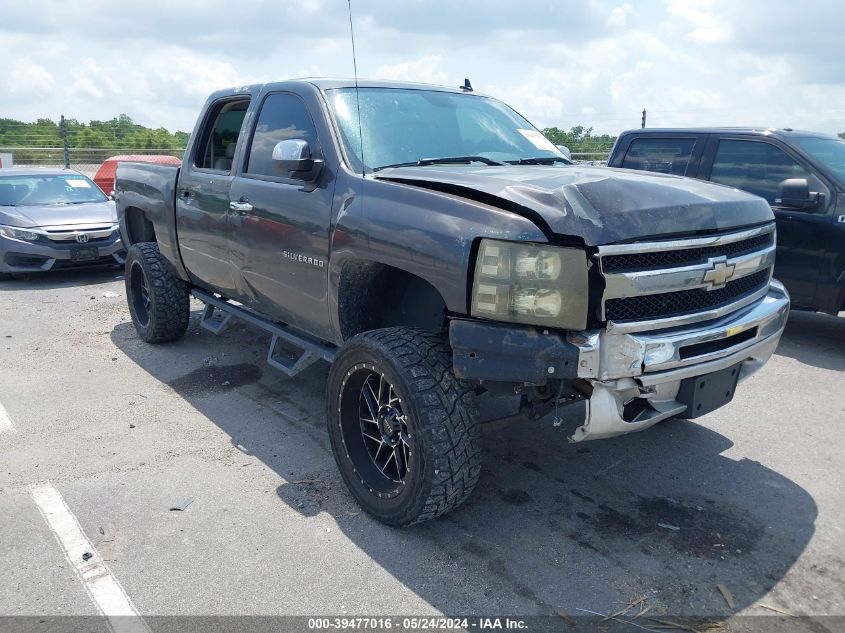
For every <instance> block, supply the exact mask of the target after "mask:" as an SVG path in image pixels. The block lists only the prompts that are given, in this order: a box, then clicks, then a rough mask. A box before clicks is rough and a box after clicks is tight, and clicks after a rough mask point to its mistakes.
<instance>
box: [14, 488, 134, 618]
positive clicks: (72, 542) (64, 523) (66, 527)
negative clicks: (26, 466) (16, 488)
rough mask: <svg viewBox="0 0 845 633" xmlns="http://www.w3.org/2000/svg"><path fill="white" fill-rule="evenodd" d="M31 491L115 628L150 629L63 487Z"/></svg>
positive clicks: (88, 590)
mask: <svg viewBox="0 0 845 633" xmlns="http://www.w3.org/2000/svg"><path fill="white" fill-rule="evenodd" d="M30 491H31V492H32V498H33V499H35V503H36V505H37V506H38V509H39V510H40V511H41V516H43V517H44V520H45V521H46V522H47V525H48V526H49V527H50V529H51V530H52V531H53V534H55V535H56V540H58V541H59V544H60V545H61V546H62V549H63V550H64V552H65V557H66V558H67V560H68V562H69V563H70V564H71V566H72V567H73V568H74V569H75V570H76V573H77V575H78V576H79V579H80V580H81V581H82V584H83V585H84V586H85V590H86V591H87V592H88V596H89V597H90V598H91V602H93V603H94V606H96V607H97V610H98V611H99V612H100V613H101V614H102V615H104V616H105V617H106V618H108V623H109V626H110V628H111V629H112V631H114V632H115V633H150V629H149V628H148V627H147V624H146V623H145V622H144V620H143V619H142V618H141V616H140V614H139V613H138V610H137V609H136V608H135V605H134V604H132V601H131V600H130V599H129V596H128V595H126V592H125V591H124V589H123V587H122V586H121V585H120V582H118V580H117V578H115V577H114V575H113V574H112V573H111V570H110V569H109V568H108V566H107V565H106V564H105V563H104V562H103V559H102V558H100V554H99V553H98V552H97V550H96V549H94V546H93V545H92V544H91V542H90V541H89V540H88V538H87V537H86V536H85V532H83V531H82V527H81V526H80V525H79V521H77V520H76V517H75V516H74V514H73V513H72V512H71V511H70V508H68V507H67V504H66V503H65V500H64V499H63V498H62V495H61V494H60V493H59V491H58V490H56V488H55V487H54V486H53V485H52V484H49V483H47V484H41V485H37V486H31V487H30ZM86 559H87V560H86Z"/></svg>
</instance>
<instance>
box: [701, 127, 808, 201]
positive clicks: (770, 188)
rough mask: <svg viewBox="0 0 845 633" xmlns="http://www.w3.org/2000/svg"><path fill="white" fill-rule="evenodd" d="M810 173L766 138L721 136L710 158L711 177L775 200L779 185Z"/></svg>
mask: <svg viewBox="0 0 845 633" xmlns="http://www.w3.org/2000/svg"><path fill="white" fill-rule="evenodd" d="M787 178H808V179H809V178H810V174H809V173H808V172H807V170H806V169H804V168H803V167H802V166H801V165H800V164H798V162H796V161H795V160H793V159H792V158H791V157H790V156H789V155H788V154H787V153H786V152H784V151H783V150H782V149H780V148H779V147H777V146H775V145H773V144H772V143H768V142H766V141H743V140H731V139H724V140H721V141H719V149H718V150H717V151H716V157H715V158H714V159H713V168H712V170H711V171H710V180H711V181H712V182H718V183H719V184H722V185H728V186H729V187H736V188H737V189H742V190H743V191H748V192H749V193H753V194H756V195H758V196H760V197H762V198H765V199H766V200H767V201H768V203H769V204H774V202H775V198H776V197H777V193H778V185H780V183H781V182H782V181H784V180H786V179H787Z"/></svg>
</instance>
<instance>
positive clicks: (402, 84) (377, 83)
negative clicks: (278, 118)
mask: <svg viewBox="0 0 845 633" xmlns="http://www.w3.org/2000/svg"><path fill="white" fill-rule="evenodd" d="M304 85H311V86H314V87H316V88H317V89H319V90H331V89H334V88H354V87H355V85H356V83H355V79H353V78H338V77H302V78H297V79H286V80H284V81H274V82H268V83H264V84H251V85H246V86H237V87H233V88H225V89H223V90H218V91H217V92H215V93H214V95H212V96H213V97H214V98H217V97H218V96H223V95H227V94H238V93H244V92H249V93H256V92H258V91H260V90H262V89H264V88H269V89H280V90H284V89H291V88H295V87H297V86H304ZM357 85H358V87H359V88H403V89H405V90H437V91H439V92H455V93H462V94H463V93H465V92H466V91H464V90H462V89H460V88H459V87H457V86H456V87H454V88H450V87H448V86H438V85H436V84H424V83H417V82H413V81H391V80H386V79H363V78H359V79H358V82H357ZM468 94H476V95H477V94H480V93H478V92H477V91H472V92H469V93H468Z"/></svg>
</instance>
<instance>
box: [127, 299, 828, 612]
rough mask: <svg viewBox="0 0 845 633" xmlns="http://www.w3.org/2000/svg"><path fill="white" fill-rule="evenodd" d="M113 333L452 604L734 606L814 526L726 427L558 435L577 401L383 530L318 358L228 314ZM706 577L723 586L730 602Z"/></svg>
mask: <svg viewBox="0 0 845 633" xmlns="http://www.w3.org/2000/svg"><path fill="white" fill-rule="evenodd" d="M793 323H794V322H793ZM832 327H834V328H836V327H839V326H838V325H833V326H832ZM795 329H798V330H800V328H795ZM111 338H112V340H113V342H114V343H115V345H117V347H119V348H120V349H122V350H123V351H124V352H125V353H126V354H127V355H128V356H129V358H131V359H133V360H134V361H135V362H136V363H138V364H139V365H140V366H141V367H142V368H143V369H145V370H146V371H147V372H149V373H150V374H151V375H153V376H154V377H156V378H157V379H158V380H160V381H162V382H164V383H167V384H169V385H170V386H171V387H172V388H173V389H174V390H175V391H176V392H178V393H179V394H180V395H181V396H182V397H183V398H185V399H186V400H187V401H188V402H189V403H190V404H191V405H192V406H193V407H195V408H196V409H197V410H199V411H200V412H201V413H202V414H203V415H205V416H206V417H208V419H209V420H212V421H213V422H214V423H215V424H216V425H218V426H219V427H220V429H221V430H223V431H224V432H225V433H226V434H227V435H228V436H229V437H230V438H231V442H232V443H233V444H234V445H236V446H238V447H239V448H240V450H242V451H244V452H245V453H248V454H251V455H254V456H255V457H257V458H258V459H260V460H261V461H263V462H264V463H265V464H267V465H268V466H269V467H270V468H272V469H273V470H274V471H275V472H276V473H278V475H279V476H280V478H281V480H283V483H281V484H280V485H279V487H278V489H277V494H278V496H279V499H280V502H284V503H286V504H288V505H289V506H290V507H292V508H294V509H296V510H297V511H298V512H300V513H302V514H303V515H305V516H316V515H320V514H322V513H328V514H330V515H332V516H333V517H334V520H335V521H336V523H337V525H338V528H339V529H340V530H342V531H343V533H344V534H345V535H346V536H347V537H348V538H349V539H350V540H351V541H352V542H353V543H355V544H356V545H357V546H358V547H360V548H361V549H362V550H363V551H364V552H366V553H367V554H368V555H369V556H370V557H371V558H372V559H373V560H375V561H376V562H378V564H379V565H381V566H382V567H383V568H384V569H385V570H387V571H388V572H389V573H390V574H392V575H393V576H394V577H395V578H397V579H398V580H399V581H400V582H401V583H403V584H404V585H405V586H406V587H408V588H410V589H411V590H413V591H414V592H415V593H416V594H417V595H419V596H420V597H421V598H422V599H424V600H426V601H427V602H428V603H430V604H432V605H433V606H435V607H436V608H438V609H440V610H442V611H443V612H445V613H449V614H473V613H475V614H484V615H488V614H493V613H500V614H519V615H532V614H536V615H547V614H554V613H556V612H557V610H563V611H565V612H567V613H570V614H574V615H583V613H579V612H578V611H577V610H578V609H579V608H583V609H590V610H594V611H600V612H602V613H609V612H612V611H618V610H619V609H621V608H622V607H624V604H625V602H626V601H628V600H632V599H636V598H638V597H645V598H647V599H648V601H649V604H653V605H657V608H659V609H664V610H665V611H666V612H668V613H672V614H676V615H696V614H697V615H707V616H718V615H728V614H730V613H735V612H737V611H739V610H741V609H743V608H744V607H746V606H748V605H750V604H752V603H754V602H755V601H757V600H759V599H760V598H761V597H762V596H764V595H765V594H766V593H767V592H768V591H769V590H770V589H771V588H772V587H773V586H774V585H775V584H776V583H777V582H778V581H779V580H781V579H782V578H783V577H784V575H785V574H786V572H787V571H788V570H789V569H790V567H791V566H792V565H793V564H794V563H795V561H796V560H797V559H798V557H799V556H800V555H801V553H802V552H803V551H804V549H805V547H806V546H807V544H808V542H809V541H810V538H811V537H812V535H813V533H814V523H815V519H816V516H817V508H816V504H815V503H814V501H813V499H812V498H811V497H810V495H809V494H808V493H807V492H806V491H805V490H804V489H802V488H801V487H800V486H798V485H796V484H795V483H794V482H792V481H790V480H789V479H787V478H785V477H783V476H782V475H780V474H778V473H777V472H774V471H772V470H770V469H769V468H766V467H765V466H763V465H762V464H760V463H758V462H755V461H751V460H747V459H733V458H730V457H726V456H723V455H722V453H723V452H725V451H726V450H727V449H729V448H730V447H731V445H732V444H731V442H730V440H728V439H727V438H726V437H725V436H723V435H720V434H719V433H716V432H714V431H712V430H710V429H708V428H706V427H705V426H702V425H699V424H694V423H691V422H685V421H673V422H668V423H664V424H661V425H658V426H657V427H656V428H654V429H651V430H649V431H646V432H644V433H640V434H635V435H631V436H628V437H624V438H618V439H614V440H606V441H602V442H595V443H586V444H569V443H567V441H566V435H567V434H568V432H569V430H570V429H571V428H573V427H574V426H575V425H576V424H577V423H578V417H579V414H580V412H579V411H578V410H572V409H570V410H568V411H566V416H567V420H566V422H565V423H564V426H563V427H561V428H553V427H552V425H551V423H550V422H549V420H548V419H546V420H540V421H538V422H525V423H524V424H518V425H513V426H509V427H506V428H503V429H498V430H491V431H490V432H489V433H488V434H487V436H486V438H485V445H486V448H485V458H484V470H483V473H482V477H481V481H480V483H479V486H478V488H477V489H476V491H475V494H474V495H473V496H472V498H471V499H470V501H469V502H468V503H467V504H465V505H464V506H462V507H461V508H459V509H458V510H457V511H455V512H453V513H451V514H449V515H447V516H445V517H442V518H441V519H438V520H435V521H432V522H429V523H427V524H423V525H419V526H415V527H412V528H409V529H405V530H397V529H392V528H388V527H385V526H383V525H381V524H379V523H377V522H375V521H373V520H372V519H370V518H369V517H368V516H366V515H364V514H361V513H360V510H359V508H358V506H357V505H356V504H355V502H354V501H353V500H352V498H351V496H350V495H349V494H348V492H347V491H346V489H345V487H344V485H343V483H342V481H341V478H340V475H339V473H338V472H337V469H336V466H335V463H334V460H333V458H332V455H331V452H330V450H329V441H328V437H327V434H326V431H325V415H324V411H325V399H324V390H325V384H326V377H327V373H328V368H327V366H326V365H325V364H322V363H321V364H318V365H315V366H312V367H311V368H309V369H308V370H307V371H306V372H304V373H303V374H301V375H300V376H299V377H297V378H295V379H286V378H285V377H284V376H282V375H281V374H279V373H277V372H275V371H274V370H272V369H271V368H270V367H269V366H267V365H265V364H264V362H263V357H264V355H265V353H266V351H265V350H266V348H265V345H266V337H264V336H263V335H262V334H261V333H259V332H257V331H255V330H252V329H246V328H241V327H240V324H238V325H236V326H232V327H231V329H230V330H228V331H227V332H225V333H224V334H222V335H221V336H220V337H217V338H215V337H214V336H213V335H211V334H209V333H207V332H205V331H202V330H200V328H198V325H197V315H196V314H194V315H193V317H192V322H191V327H190V331H189V334H188V336H187V337H186V338H185V339H184V340H183V341H181V342H179V343H176V344H173V345H166V346H157V347H156V348H155V349H153V348H151V347H150V346H146V345H143V344H140V343H139V341H138V339H137V336H136V334H135V331H134V328H133V327H132V325H131V323H128V322H126V323H121V324H120V325H118V326H117V327H115V329H114V330H113V331H112V334H111ZM222 385H225V386H222ZM221 390H232V391H233V392H234V393H237V395H238V396H242V397H245V398H248V399H249V400H251V401H252V402H254V403H257V404H259V405H261V411H260V412H259V413H252V414H250V413H246V412H245V413H244V415H232V414H231V413H229V414H221V413H220V410H219V409H220V408H219V407H215V406H214V404H213V402H214V396H215V394H217V395H219V394H220V393H221ZM576 406H577V405H576ZM245 408H246V407H245ZM493 408H495V404H494V405H493ZM230 409H231V408H230ZM249 409H251V410H255V409H256V407H252V406H250V407H249ZM268 410H269V411H268ZM271 411H272V412H275V413H276V414H277V415H268V413H269V412H271ZM705 423H706V418H705ZM294 481H299V482H300V483H299V484H294V483H292V482H294ZM303 481H305V482H309V483H306V484H305V485H302V482H303ZM328 573H330V570H328ZM362 581H363V580H362ZM716 584H723V585H725V586H726V587H729V588H730V591H731V593H732V594H733V599H734V600H735V602H736V605H735V607H734V608H732V609H731V608H728V607H727V606H726V603H725V600H724V598H723V597H722V596H721V595H720V594H719V593H718V592H717V590H716ZM620 602H621V603H622V604H621V605H620V604H619V603H620Z"/></svg>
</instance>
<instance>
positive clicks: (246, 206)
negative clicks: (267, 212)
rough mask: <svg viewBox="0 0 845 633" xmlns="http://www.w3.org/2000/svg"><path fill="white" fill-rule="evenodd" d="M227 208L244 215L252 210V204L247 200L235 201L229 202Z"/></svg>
mask: <svg viewBox="0 0 845 633" xmlns="http://www.w3.org/2000/svg"><path fill="white" fill-rule="evenodd" d="M229 208H230V209H231V210H232V211H237V212H238V213H239V214H240V215H246V214H247V213H249V212H250V211H252V205H251V204H250V203H249V202H235V201H232V202H230V203H229Z"/></svg>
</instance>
